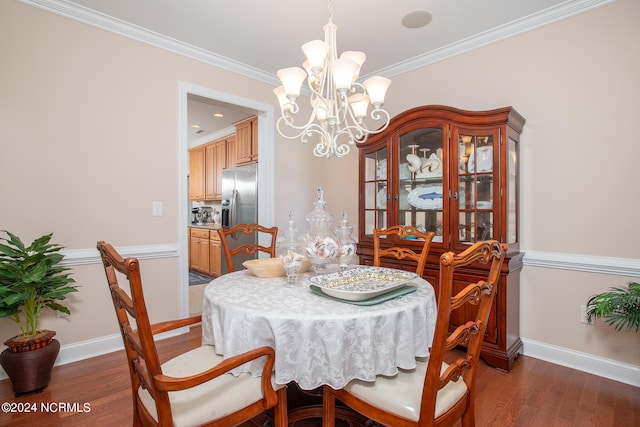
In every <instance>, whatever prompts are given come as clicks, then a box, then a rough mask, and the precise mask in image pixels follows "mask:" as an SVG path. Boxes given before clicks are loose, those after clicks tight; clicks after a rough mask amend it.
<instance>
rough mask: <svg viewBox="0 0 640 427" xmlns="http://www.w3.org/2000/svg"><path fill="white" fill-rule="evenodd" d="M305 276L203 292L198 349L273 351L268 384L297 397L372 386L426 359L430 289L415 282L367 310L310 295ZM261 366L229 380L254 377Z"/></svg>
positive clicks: (225, 278) (223, 280)
mask: <svg viewBox="0 0 640 427" xmlns="http://www.w3.org/2000/svg"><path fill="white" fill-rule="evenodd" d="M309 277H311V274H309V273H305V274H302V275H300V276H299V277H298V283H297V284H295V285H293V286H287V285H286V278H284V277H275V278H260V277H256V276H254V275H253V274H252V273H250V272H249V271H247V270H242V271H236V272H233V273H228V274H225V275H222V276H220V277H218V278H216V279H214V280H213V281H211V282H210V283H209V284H208V285H207V286H206V288H205V291H204V298H203V313H202V341H203V344H209V345H215V347H216V352H217V353H219V354H221V355H223V356H224V357H225V358H226V357H231V356H234V355H237V354H240V353H243V352H245V351H248V350H250V349H253V348H256V347H260V346H264V345H267V346H270V347H272V348H273V349H274V350H275V353H276V358H275V366H274V371H275V381H276V383H278V384H289V383H290V382H292V381H293V382H295V383H297V384H298V386H299V387H300V388H302V389H304V390H313V389H316V388H317V387H320V386H322V385H325V384H326V385H329V386H331V387H333V388H336V389H338V388H342V387H343V386H345V385H346V384H347V383H348V382H349V381H351V380H353V379H361V380H364V381H374V380H375V377H376V376H377V375H390V376H391V375H395V374H396V373H397V372H398V369H399V368H401V369H413V368H415V366H416V357H426V356H428V355H429V347H430V345H431V341H432V339H433V333H434V329H435V323H436V316H437V306H436V299H435V293H434V289H433V287H432V286H431V284H429V282H427V281H426V280H424V279H422V278H419V277H416V278H414V279H413V280H411V281H410V282H409V283H408V284H407V286H411V287H415V291H413V292H411V293H407V294H404V295H402V296H399V297H396V298H393V299H389V300H387V301H384V302H381V303H377V304H372V305H357V304H354V303H351V302H349V301H342V300H336V299H332V298H329V297H325V296H322V295H320V294H318V293H316V292H314V291H313V290H312V289H311V288H310V284H311V283H310V281H309V280H308V279H309ZM263 363H264V362H263V361H261V360H257V361H253V362H250V363H247V364H245V365H243V366H241V367H240V368H238V369H236V370H235V371H233V372H232V373H233V374H235V375H239V374H240V373H242V372H250V373H251V374H252V375H256V376H257V375H260V373H261V369H262V365H263Z"/></svg>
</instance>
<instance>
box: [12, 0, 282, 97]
mask: <svg viewBox="0 0 640 427" xmlns="http://www.w3.org/2000/svg"><path fill="white" fill-rule="evenodd" d="M18 1H19V2H21V3H25V4H28V5H31V6H34V7H37V8H40V9H43V10H46V11H48V12H51V13H55V14H57V15H61V16H64V17H66V18H70V19H73V20H76V21H79V22H82V23H84V24H87V25H91V26H93V27H97V28H100V29H102V30H106V31H109V32H112V33H115V34H119V35H121V36H124V37H128V38H131V39H133V40H136V41H139V42H142V43H146V44H148V45H151V46H155V47H158V48H160V49H164V50H167V51H169V52H173V53H176V54H178V55H182V56H185V57H187V58H191V59H195V60H197V61H200V62H204V63H206V64H210V65H214V66H216V67H219V68H222V69H225V70H227V71H231V72H234V73H238V74H241V75H244V76H247V77H250V78H252V79H255V80H259V81H263V82H265V83H269V84H271V85H279V84H280V83H279V80H278V78H277V77H276V76H275V75H273V74H271V73H267V72H265V71H262V70H259V69H257V68H255V67H251V66H250V65H246V64H243V63H241V62H238V61H235V60H233V59H231V58H227V57H225V56H222V55H218V54H216V53H214V52H211V51H207V50H204V49H201V48H199V47H196V46H193V45H191V44H188V43H184V42H181V41H179V40H176V39H173V38H171V37H167V36H164V35H162V34H159V33H156V32H154V31H150V30H147V29H145V28H142V27H139V26H136V25H133V24H130V23H128V22H125V21H122V20H120V19H117V18H114V17H112V16H109V15H106V14H103V13H100V12H96V11H94V10H91V9H88V8H86V7H84V6H80V5H77V4H72V3H68V2H63V1H60V0H18Z"/></svg>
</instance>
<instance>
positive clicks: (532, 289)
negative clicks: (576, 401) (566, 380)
mask: <svg viewBox="0 0 640 427" xmlns="http://www.w3.org/2000/svg"><path fill="white" fill-rule="evenodd" d="M639 18H640V3H639V2H636V1H632V0H621V1H618V2H615V3H613V4H611V5H608V6H605V7H601V8H598V9H596V10H593V11H591V12H588V13H585V14H582V15H579V16H576V17H573V18H570V19H566V20H564V21H561V22H559V23H555V24H552V25H548V26H545V27H542V28H539V29H537V30H534V31H530V32H527V33H524V34H521V35H519V36H516V37H512V38H509V39H507V40H504V41H501V42H498V43H495V44H492V45H489V46H486V47H483V48H480V49H477V50H474V51H472V52H468V53H466V54H463V55H459V56H456V57H453V58H451V59H448V60H445V61H441V62H438V63H435V64H433V65H431V66H428V67H425V68H424V69H420V70H417V71H413V72H410V73H406V74H404V75H402V76H399V77H395V78H394V79H393V84H392V86H391V88H390V91H391V92H390V93H389V95H388V99H389V102H387V104H386V106H387V107H389V108H390V109H392V110H393V112H398V111H402V110H405V109H407V108H410V107H413V106H416V105H419V104H448V105H454V106H456V107H460V108H467V109H478V110H482V109H491V108H498V107H503V106H507V105H512V106H514V107H515V108H516V109H517V110H518V111H519V112H520V113H521V114H522V115H523V116H524V117H525V118H526V119H527V122H526V126H525V130H524V132H523V135H522V143H521V147H520V148H521V173H522V185H521V190H522V199H521V212H520V214H521V233H520V240H521V248H523V250H524V251H525V252H526V251H530V252H533V251H536V252H549V253H559V254H574V255H584V256H596V257H612V258H620V259H622V260H620V262H621V263H622V264H624V262H625V259H631V260H629V261H632V262H634V263H635V265H636V271H637V266H638V265H639V264H638V260H639V259H640V249H639V248H638V240H639V239H640V232H639V231H638V228H637V225H636V223H637V212H638V209H640V198H639V197H638V189H637V183H638V174H637V168H636V166H635V163H636V161H637V159H638V158H640V144H638V141H637V138H635V137H634V136H633V128H634V125H633V123H634V122H636V121H637V120H638V118H637V116H638V107H637V105H638V99H640V98H639V97H640V81H639V80H638V76H640V46H639V45H638V42H639V41H640V26H639V25H638V19H639ZM398 93H401V94H402V96H397V94H398ZM525 260H526V258H525ZM521 280H522V283H521V321H520V325H521V329H520V332H521V335H522V336H523V337H524V338H528V339H530V340H535V341H540V342H544V343H547V344H551V345H556V346H561V347H566V348H569V349H572V350H575V351H579V352H585V353H589V354H593V355H597V356H602V357H606V358H611V359H614V360H617V361H621V362H626V363H631V364H635V365H640V353H639V352H638V343H639V342H640V341H639V337H638V334H632V333H615V332H613V330H612V329H611V328H608V327H606V326H603V325H598V326H596V327H589V326H587V325H585V324H582V323H580V322H579V306H580V305H581V304H586V301H587V300H588V298H589V296H590V295H592V294H594V293H596V292H599V291H601V290H604V289H605V288H608V287H609V286H622V285H624V284H626V283H627V282H628V281H629V280H631V278H629V277H625V276H617V275H609V274H597V273H586V272H579V271H568V270H564V269H554V268H540V267H533V266H525V267H524V269H523V271H522V275H521ZM636 280H638V278H637V277H636ZM525 352H526V348H525Z"/></svg>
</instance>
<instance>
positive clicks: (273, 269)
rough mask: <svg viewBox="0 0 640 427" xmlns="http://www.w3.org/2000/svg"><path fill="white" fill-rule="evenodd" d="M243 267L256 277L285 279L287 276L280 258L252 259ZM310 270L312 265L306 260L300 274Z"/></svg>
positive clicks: (244, 263)
mask: <svg viewBox="0 0 640 427" xmlns="http://www.w3.org/2000/svg"><path fill="white" fill-rule="evenodd" d="M242 265H243V266H244V268H246V269H247V270H249V272H250V273H251V274H253V275H254V276H256V277H263V278H267V277H285V276H286V275H287V274H286V273H285V271H284V267H283V266H282V261H281V260H280V258H261V259H250V260H247V261H245V262H243V263H242ZM309 268H311V263H310V262H309V260H308V259H307V258H305V259H304V260H303V261H302V267H301V268H300V273H305V272H307V271H309Z"/></svg>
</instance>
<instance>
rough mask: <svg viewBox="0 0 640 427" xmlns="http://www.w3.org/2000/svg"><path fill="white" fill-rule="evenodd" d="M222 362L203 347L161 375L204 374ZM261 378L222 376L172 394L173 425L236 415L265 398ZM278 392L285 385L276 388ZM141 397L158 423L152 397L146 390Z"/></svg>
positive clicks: (211, 349)
mask: <svg viewBox="0 0 640 427" xmlns="http://www.w3.org/2000/svg"><path fill="white" fill-rule="evenodd" d="M221 361H222V356H220V355H219V354H217V353H216V351H215V347H214V346H210V345H203V346H201V347H199V348H196V349H193V350H190V351H188V352H186V353H184V354H181V355H180V356H177V357H175V358H174V359H171V360H169V361H167V362H165V363H164V364H163V365H162V372H163V373H164V374H165V375H169V376H172V377H186V376H190V375H195V374H198V373H200V372H202V371H205V370H207V369H209V368H211V367H213V366H215V365H217V364H218V363H220V362H221ZM261 382H262V380H261V378H260V377H252V376H251V374H247V373H245V374H241V375H239V376H237V377H236V376H233V375H232V374H224V375H221V376H219V377H217V378H215V379H213V380H211V381H209V382H206V383H204V384H200V385H199V386H196V387H193V388H190V389H188V390H183V391H175V392H169V400H170V402H171V411H172V413H173V425H174V426H176V427H182V426H197V425H201V424H204V423H206V422H208V421H212V420H216V419H219V418H222V417H224V416H225V415H228V414H230V413H233V412H236V411H238V410H240V409H242V408H244V407H246V406H248V405H250V404H252V403H254V402H257V401H258V400H260V399H262V388H261ZM272 384H273V386H274V388H275V389H276V390H277V389H279V388H281V387H283V386H282V385H276V384H275V383H274V382H273V377H272ZM138 397H139V398H140V401H141V402H142V404H143V405H144V407H145V408H146V409H147V411H149V413H150V414H151V415H152V416H153V418H154V419H155V420H156V421H157V420H158V415H157V412H156V406H155V402H154V400H153V398H152V397H151V395H150V394H149V392H148V391H147V390H146V389H143V388H142V387H140V388H139V389H138Z"/></svg>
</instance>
